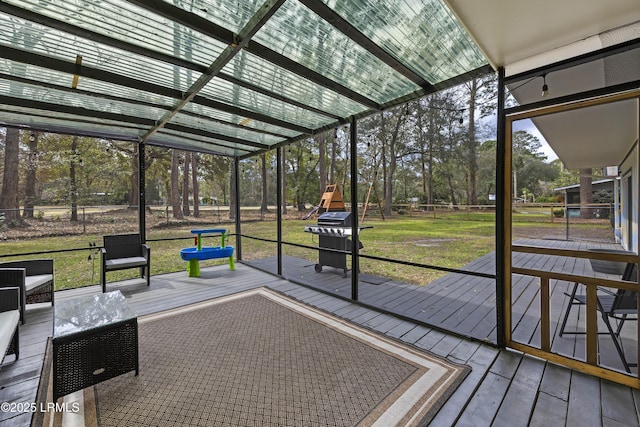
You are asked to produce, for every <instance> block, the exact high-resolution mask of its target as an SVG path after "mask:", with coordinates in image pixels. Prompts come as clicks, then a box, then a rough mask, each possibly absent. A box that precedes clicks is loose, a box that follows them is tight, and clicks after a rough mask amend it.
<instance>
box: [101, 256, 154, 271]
mask: <svg viewBox="0 0 640 427" xmlns="http://www.w3.org/2000/svg"><path fill="white" fill-rule="evenodd" d="M105 265H106V266H107V270H119V269H124V268H129V267H141V266H143V265H147V259H146V258H145V257H141V256H134V257H129V258H116V259H109V260H107V261H106V262H105Z"/></svg>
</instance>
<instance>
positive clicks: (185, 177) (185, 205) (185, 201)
mask: <svg viewBox="0 0 640 427" xmlns="http://www.w3.org/2000/svg"><path fill="white" fill-rule="evenodd" d="M183 159H184V167H183V168H182V214H183V215H184V216H189V215H191V211H190V210H189V165H190V163H191V161H190V160H191V156H190V155H189V153H188V152H185V153H184V157H183Z"/></svg>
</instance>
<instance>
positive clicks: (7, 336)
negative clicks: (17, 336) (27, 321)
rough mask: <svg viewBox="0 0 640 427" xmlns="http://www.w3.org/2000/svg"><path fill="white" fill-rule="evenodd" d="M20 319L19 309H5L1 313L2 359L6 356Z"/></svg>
mask: <svg viewBox="0 0 640 427" xmlns="http://www.w3.org/2000/svg"><path fill="white" fill-rule="evenodd" d="M19 321H20V312H19V311H18V310H10V311H3V312H2V313H0V352H1V353H0V360H2V359H3V358H4V355H5V353H6V352H7V349H8V348H9V344H11V338H13V333H14V332H15V330H16V326H17V325H18V322H19Z"/></svg>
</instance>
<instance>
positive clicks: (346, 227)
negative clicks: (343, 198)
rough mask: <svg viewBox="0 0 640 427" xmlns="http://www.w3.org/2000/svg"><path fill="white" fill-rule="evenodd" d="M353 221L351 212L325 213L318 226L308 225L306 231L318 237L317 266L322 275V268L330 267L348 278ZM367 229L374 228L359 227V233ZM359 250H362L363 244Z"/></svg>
mask: <svg viewBox="0 0 640 427" xmlns="http://www.w3.org/2000/svg"><path fill="white" fill-rule="evenodd" d="M352 225H353V223H352V221H351V212H325V213H323V214H321V215H320V216H319V217H318V224H317V225H307V226H305V227H304V231H305V232H307V233H313V234H317V235H318V263H317V264H316V265H315V270H316V272H318V273H320V272H321V271H322V267H323V266H325V265H327V266H330V267H335V268H340V269H342V271H343V272H344V274H343V275H344V277H347V271H349V269H348V268H347V254H346V253H344V252H351V249H352V241H351V240H350V239H349V237H351V235H352V233H353V229H352ZM365 228H373V227H372V226H366V227H358V233H360V230H363V229H365ZM358 243H359V246H358V247H359V248H360V249H362V247H363V246H362V243H360V242H359V241H358ZM322 249H333V250H336V251H344V252H334V251H324V250H322Z"/></svg>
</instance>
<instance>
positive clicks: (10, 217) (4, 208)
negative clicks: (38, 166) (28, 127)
mask: <svg viewBox="0 0 640 427" xmlns="http://www.w3.org/2000/svg"><path fill="white" fill-rule="evenodd" d="M19 143H20V131H19V130H18V129H16V128H7V133H6V137H5V144H4V173H3V176H2V191H0V211H1V212H3V213H4V219H5V223H6V224H13V225H18V224H19V223H20V222H21V218H20V211H19V210H18V209H19V207H20V206H19V204H18V182H19V179H18V177H19V175H18V172H19V170H18V165H19V164H20V162H19V152H20V147H19Z"/></svg>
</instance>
